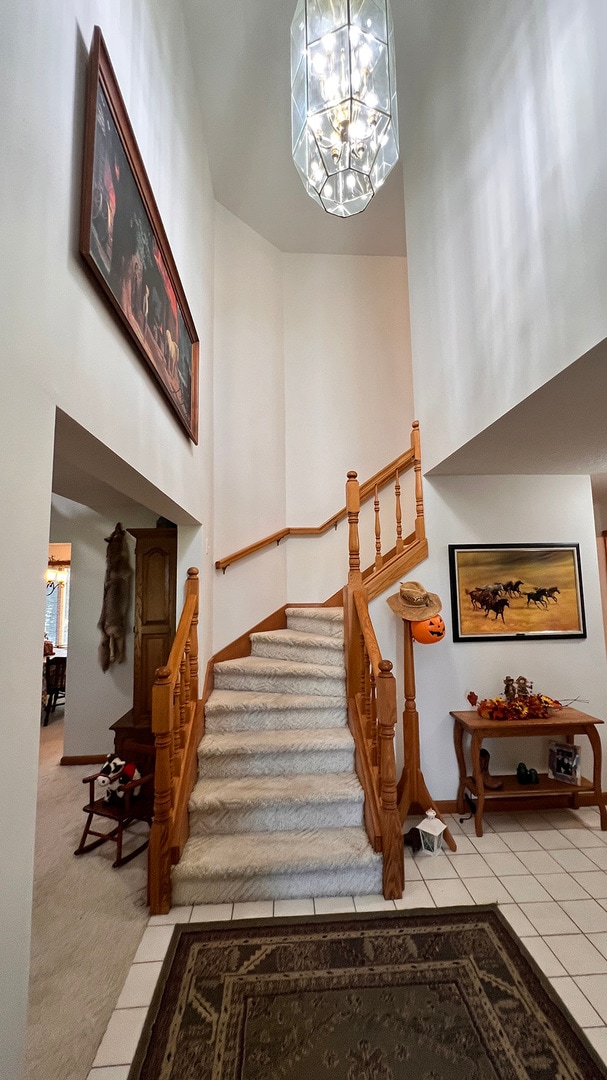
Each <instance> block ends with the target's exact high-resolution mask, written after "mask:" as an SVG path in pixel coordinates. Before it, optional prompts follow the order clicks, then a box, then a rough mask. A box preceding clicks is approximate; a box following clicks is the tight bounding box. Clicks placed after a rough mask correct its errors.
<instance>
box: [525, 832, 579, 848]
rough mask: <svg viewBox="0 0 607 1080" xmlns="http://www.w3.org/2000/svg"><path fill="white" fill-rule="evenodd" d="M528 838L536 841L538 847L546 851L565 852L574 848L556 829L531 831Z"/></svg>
mask: <svg viewBox="0 0 607 1080" xmlns="http://www.w3.org/2000/svg"><path fill="white" fill-rule="evenodd" d="M529 836H532V837H533V839H534V840H537V842H538V844H539V845H540V847H543V848H544V849H545V850H546V851H555V850H565V849H567V848H572V847H574V845H573V844H572V843H571V841H570V840H568V839H567V837H566V836H565V834H564V833H562V832H559V831H558V829H542V830H541V831H540V832H534V831H533V830H531V831H530V833H529Z"/></svg>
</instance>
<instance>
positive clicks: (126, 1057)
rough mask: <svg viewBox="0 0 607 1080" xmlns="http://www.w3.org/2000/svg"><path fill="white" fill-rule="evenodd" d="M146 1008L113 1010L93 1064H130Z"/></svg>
mask: <svg viewBox="0 0 607 1080" xmlns="http://www.w3.org/2000/svg"><path fill="white" fill-rule="evenodd" d="M146 1013H147V1009H119V1010H117V1011H116V1012H113V1013H112V1015H111V1017H110V1022H109V1024H108V1026H107V1031H106V1033H105V1035H104V1036H103V1039H102V1040H101V1044H100V1046H99V1049H98V1051H97V1054H96V1056H95V1060H94V1062H93V1065H130V1063H131V1061H132V1060H133V1057H134V1055H135V1050H136V1048H137V1043H138V1042H139V1036H140V1035H141V1029H142V1028H143V1022H144V1020H145V1015H146Z"/></svg>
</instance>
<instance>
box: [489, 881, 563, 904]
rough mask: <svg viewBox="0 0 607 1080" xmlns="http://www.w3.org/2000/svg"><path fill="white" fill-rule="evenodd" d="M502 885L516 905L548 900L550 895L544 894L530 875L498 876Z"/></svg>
mask: <svg viewBox="0 0 607 1080" xmlns="http://www.w3.org/2000/svg"><path fill="white" fill-rule="evenodd" d="M500 881H501V883H502V885H503V886H504V887H505V888H506V889H507V890H508V892H509V893H510V896H511V897H512V899H513V900H514V901H515V903H517V904H522V903H524V902H525V901H526V902H530V901H536V900H550V899H551V896H550V893H548V892H546V890H545V889H544V888H542V886H541V885H540V883H539V881H536V879H535V878H534V877H533V876H532V875H531V874H524V875H523V874H513V875H512V876H509V877H502V876H500Z"/></svg>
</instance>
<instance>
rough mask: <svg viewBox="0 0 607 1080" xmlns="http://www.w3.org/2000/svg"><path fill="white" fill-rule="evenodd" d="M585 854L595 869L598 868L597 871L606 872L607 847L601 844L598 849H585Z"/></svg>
mask: <svg viewBox="0 0 607 1080" xmlns="http://www.w3.org/2000/svg"><path fill="white" fill-rule="evenodd" d="M602 835H603V834H602V833H601V836H602ZM585 852H586V854H587V856H588V858H589V859H590V860H591V861H592V862H593V863H594V866H595V867H596V866H598V868H599V870H607V845H605V844H603V845H602V846H601V847H600V848H585Z"/></svg>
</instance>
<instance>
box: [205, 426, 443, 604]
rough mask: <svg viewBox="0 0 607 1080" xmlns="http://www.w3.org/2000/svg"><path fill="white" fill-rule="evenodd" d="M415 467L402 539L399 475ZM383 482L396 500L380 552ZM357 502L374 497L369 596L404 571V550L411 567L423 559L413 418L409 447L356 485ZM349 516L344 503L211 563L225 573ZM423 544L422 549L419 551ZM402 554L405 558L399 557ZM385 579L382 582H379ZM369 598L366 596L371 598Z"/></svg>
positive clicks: (417, 445)
mask: <svg viewBox="0 0 607 1080" xmlns="http://www.w3.org/2000/svg"><path fill="white" fill-rule="evenodd" d="M411 468H413V469H414V470H415V499H416V519H415V531H414V532H413V533H412V534H411V535H410V536H407V537H406V538H404V539H403V535H402V514H401V505H400V497H401V491H400V478H401V477H402V476H403V474H404V473H406V472H408V471H409V469H411ZM348 478H350V479H353V480H356V473H354V472H353V473H348ZM386 484H394V493H395V500H396V542H395V545H394V548H392V549H391V550H390V551H388V552H385V553H384V554H382V551H381V528H380V505H379V492H380V491H381V490H382V489H383V488H384V487H385V486H386ZM358 491H359V497H360V504H363V503H365V502H367V501H368V500H369V499H371V498H373V499H374V500H375V505H376V510H375V536H376V556H375V562H374V563H373V565H372V566H371V567H370V568H369V570H368V571H365V581H366V580H367V578H368V577H369V576H374V577H375V578H376V586H377V589H376V591H374V592H373V596H377V595H378V594H379V593H380V592H382V591H383V589H386V588H388V586H389V585H391V584H392V582H393V581H395V580H396V577H398V575H399V574H400V573H404V572H406V569H407V566H406V556H407V553H410V554H411V555H414V556H415V557H414V559H413V562H412V563H411V565H412V566H415V565H416V564H417V563H418V562H420V561H421V559H424V558H425V557H426V555H427V553H428V549H427V544H426V540H425V531H424V511H423V503H422V494H421V492H422V488H421V458H420V442H419V422H418V421H417V420H414V421H413V428H412V432H411V446H410V448H409V450H406V451H405V453H404V454H401V455H400V457H398V458H395V460H394V461H391V462H390V464H389V465H385V466H384V468H383V469H380V471H379V472H377V473H375V475H374V476H372V477H371V478H370V479H369V480H366V481H365V483H364V484H360V485H358ZM359 509H360V505H359ZM349 515H350V508H349V506H348V505H346V506H344V507H342V509H341V510H338V511H337V513H336V514H332V516H331V517H330V518H328V519H327V521H325V522H324V523H323V524H322V525H318V526H317V527H312V526H310V527H303V528H292V527H288V528H284V529H279V530H278V531H277V532H274V533H272V534H271V535H270V536H266V537H264V538H263V540H257V541H256V542H255V543H254V544H249V545H248V547H244V548H241V549H240V550H239V551H234V552H233V553H232V554H231V555H226V556H225V558H223V559H217V561H216V563H215V569H216V570H222V571H223V573H224V574H225V572H226V570H227V568H228V566H230V565H231V564H232V563H235V562H238V561H239V560H240V559H245V558H247V556H249V555H253V554H254V553H255V552H256V551H261V550H262V549H263V548H266V547H270V546H271V545H272V544H280V541H281V540H284V539H285V538H286V537H288V536H322V535H323V534H324V533H326V532H328V531H329V529H332V528H333V529H336V528H337V526H338V525H339V522H340V521H343V520H344V519H345V518H346V517H348V520H349V519H350V518H349ZM424 545H425V552H424V553H422V552H423V549H424ZM403 556H404V557H405V558H404V559H403ZM397 559H400V560H401V568H399V569H398V570H397V571H396V577H392V579H391V580H390V573H391V572H393V570H394V565H393V564H394V562H395V560H397ZM384 581H385V584H383V583H382V582H384ZM371 598H372V597H370V599H371Z"/></svg>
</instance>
